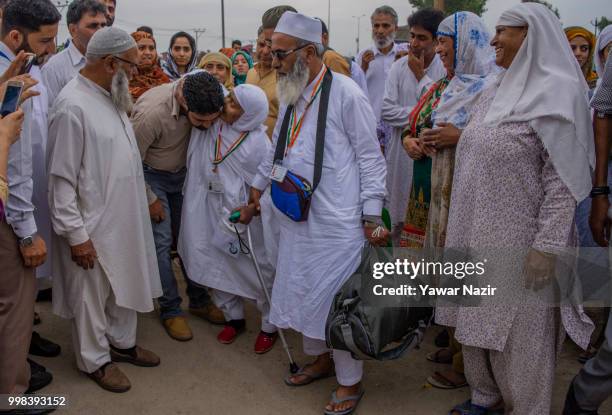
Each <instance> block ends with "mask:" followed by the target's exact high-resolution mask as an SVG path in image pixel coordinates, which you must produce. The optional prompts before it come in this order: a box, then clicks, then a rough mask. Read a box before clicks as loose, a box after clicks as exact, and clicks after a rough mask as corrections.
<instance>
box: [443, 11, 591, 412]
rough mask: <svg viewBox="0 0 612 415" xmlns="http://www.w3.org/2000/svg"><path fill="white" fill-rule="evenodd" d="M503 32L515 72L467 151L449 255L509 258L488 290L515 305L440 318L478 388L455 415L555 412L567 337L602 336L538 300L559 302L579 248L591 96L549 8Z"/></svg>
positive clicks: (506, 19)
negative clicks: (564, 258) (560, 261)
mask: <svg viewBox="0 0 612 415" xmlns="http://www.w3.org/2000/svg"><path fill="white" fill-rule="evenodd" d="M496 31H497V33H496V36H495V37H494V38H493V40H492V42H491V45H492V46H494V47H495V51H496V63H497V65H498V66H501V67H502V68H504V69H505V71H503V72H502V73H500V75H499V76H498V77H497V79H496V80H495V82H494V83H493V84H492V85H491V87H490V88H487V89H486V90H485V91H484V92H483V93H482V94H481V96H480V98H479V100H478V101H477V102H476V104H475V105H474V107H473V109H472V111H471V118H470V122H469V123H468V125H467V126H466V128H465V129H464V130H463V133H462V135H461V140H460V141H459V144H458V146H457V150H456V159H455V173H454V178H453V190H452V196H451V203H450V212H449V218H448V228H447V237H446V245H445V246H446V248H456V249H465V250H468V251H469V252H470V254H471V256H472V258H473V259H474V260H482V258H481V256H482V255H486V254H483V252H484V251H487V250H488V253H490V252H491V251H494V250H496V251H497V252H504V254H505V255H504V256H498V257H496V258H489V261H488V262H489V263H488V265H487V268H488V269H489V270H492V271H490V272H489V273H488V274H487V275H486V281H485V282H486V283H490V284H492V285H494V286H496V285H497V286H498V287H499V291H501V293H502V295H505V298H504V297H502V298H498V296H496V297H488V298H487V297H479V298H478V299H479V300H480V304H479V305H478V306H474V307H469V306H458V307H455V308H450V307H447V308H444V309H441V308H439V309H438V314H437V316H436V321H437V322H438V323H439V324H443V325H446V326H451V327H455V330H456V331H455V337H456V339H457V341H458V342H459V343H461V344H462V346H463V355H464V364H465V375H466V378H467V380H468V383H469V385H470V387H471V397H472V399H471V400H470V401H467V402H465V403H463V404H461V405H458V406H457V407H455V408H454V409H453V410H452V411H451V414H452V415H457V414H495V413H502V412H501V411H503V410H505V413H506V414H510V415H512V414H515V415H517V414H520V415H529V414H549V413H550V406H551V396H552V385H553V381H554V373H555V362H556V357H557V354H558V351H559V347H560V345H561V343H562V341H563V338H564V337H565V334H566V333H567V334H569V335H570V336H571V337H572V339H573V340H574V341H575V342H576V343H577V344H579V345H580V346H581V347H583V348H584V347H586V346H587V344H588V341H589V336H590V333H591V331H592V324H591V322H590V321H589V320H588V318H586V316H585V315H584V314H583V313H582V312H581V309H580V307H579V306H572V305H563V306H561V307H556V308H555V307H553V306H550V305H549V304H547V303H545V302H543V300H542V299H541V298H538V297H537V295H544V296H546V297H545V299H546V300H548V299H550V296H551V293H552V291H553V290H552V287H553V282H552V276H553V274H554V271H553V265H554V264H555V263H554V261H555V256H554V254H558V253H560V252H564V250H565V249H567V247H569V246H571V245H573V244H574V239H575V237H574V235H573V228H574V225H573V219H574V212H575V209H576V203H577V201H579V200H583V199H584V198H585V197H586V196H588V194H589V191H590V189H591V168H592V166H593V164H594V152H593V132H592V127H591V125H590V111H589V107H588V99H587V93H588V89H587V85H586V82H585V80H584V77H583V75H582V72H581V70H580V67H579V66H578V63H577V62H576V60H575V58H574V57H573V56H572V53H571V50H570V48H569V47H568V45H567V39H566V37H565V34H564V33H563V30H562V29H561V23H560V22H559V20H558V19H557V18H556V17H555V16H554V14H553V13H552V12H551V11H550V10H548V9H547V8H546V7H545V6H543V5H541V4H536V3H522V4H519V5H517V6H515V7H513V8H511V9H510V10H508V11H506V12H504V13H503V14H502V16H501V17H500V19H499V22H498V24H497V27H496ZM559 85H563V88H559ZM534 291H536V292H537V293H539V294H535V293H534ZM504 299H505V302H504V303H503V304H502V303H501V301H504Z"/></svg>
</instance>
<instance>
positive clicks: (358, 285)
mask: <svg viewBox="0 0 612 415" xmlns="http://www.w3.org/2000/svg"><path fill="white" fill-rule="evenodd" d="M393 261H394V259H393V258H392V256H391V255H390V250H389V248H369V247H366V248H364V250H363V253H362V258H361V264H360V266H359V268H358V269H357V272H355V273H354V274H353V275H352V276H351V277H350V278H349V279H348V280H347V281H346V282H345V283H344V285H343V286H342V288H340V290H339V291H338V293H337V294H336V296H335V297H334V301H333V302H332V306H331V309H330V312H329V315H328V317H327V323H326V327H325V332H326V342H327V346H328V347H329V348H332V349H338V350H345V351H348V352H351V353H352V355H353V357H354V358H355V359H359V360H371V359H375V360H392V359H397V358H399V357H401V356H402V355H403V354H404V353H405V352H406V351H408V350H411V349H414V348H417V347H418V346H419V345H420V343H421V341H422V340H423V336H424V334H425V329H426V328H427V327H428V326H429V324H430V322H431V320H432V316H433V308H432V307H431V306H430V305H429V303H428V302H426V301H424V302H421V303H420V302H419V299H418V298H412V297H398V298H393V299H391V300H388V299H376V298H374V296H373V294H372V287H373V285H374V284H376V283H379V282H384V285H385V287H392V286H399V285H401V284H402V280H401V279H398V278H385V280H384V281H382V280H381V281H378V282H377V281H375V280H373V278H372V269H373V264H374V263H375V262H393ZM413 284H414V282H413ZM388 305H390V306H388Z"/></svg>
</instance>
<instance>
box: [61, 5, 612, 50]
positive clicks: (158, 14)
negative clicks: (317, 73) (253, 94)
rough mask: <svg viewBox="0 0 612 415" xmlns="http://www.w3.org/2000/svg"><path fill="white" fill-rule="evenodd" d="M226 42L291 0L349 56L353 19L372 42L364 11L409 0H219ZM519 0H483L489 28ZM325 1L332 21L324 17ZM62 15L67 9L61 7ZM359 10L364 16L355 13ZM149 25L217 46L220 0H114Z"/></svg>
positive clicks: (587, 9)
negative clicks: (319, 20) (327, 30)
mask: <svg viewBox="0 0 612 415" xmlns="http://www.w3.org/2000/svg"><path fill="white" fill-rule="evenodd" d="M224 1H225V28H226V37H225V38H226V46H227V47H229V46H230V44H231V41H232V39H240V40H242V42H243V44H245V43H250V42H254V40H255V38H256V37H257V28H258V27H259V25H260V24H261V15H262V14H263V13H264V12H265V11H266V10H267V9H268V8H270V7H273V6H276V5H278V4H291V5H292V6H293V7H295V8H296V9H297V10H298V11H299V12H300V13H304V14H307V15H310V16H316V17H320V18H322V19H323V20H324V21H325V22H326V23H328V25H329V27H330V46H331V47H333V48H334V49H336V50H337V51H339V52H340V53H342V54H344V55H348V56H352V55H354V54H355V51H356V46H357V45H356V38H357V32H358V30H357V29H358V20H359V22H360V25H359V26H360V27H359V34H360V36H359V37H360V48H364V47H367V46H369V45H370V44H371V28H370V19H369V16H370V15H371V14H372V12H373V11H374V9H375V8H376V7H378V6H381V5H383V4H385V3H383V2H386V4H387V5H389V6H391V7H393V8H394V9H395V10H396V11H397V13H398V15H399V20H400V21H399V24H400V25H404V24H406V19H407V18H408V16H409V15H410V14H411V13H412V12H413V10H412V7H411V6H410V3H409V2H408V0H224ZM549 2H551V3H552V4H553V5H554V6H556V7H557V8H558V9H559V12H560V14H561V21H562V22H563V24H564V25H565V26H584V27H587V28H588V29H589V30H591V31H593V26H592V25H591V23H590V22H591V21H593V20H594V19H595V18H596V17H601V16H606V15H607V17H608V18H610V19H612V6H611V1H610V0H549ZM54 3H58V2H57V1H56V0H54ZM518 3H520V0H488V2H487V9H488V10H487V12H486V13H485V14H484V15H483V18H484V20H485V22H486V24H487V25H488V26H489V27H490V28H491V29H493V28H494V27H495V22H496V21H497V18H498V17H499V15H500V14H501V13H502V12H503V11H504V10H505V9H507V8H509V7H511V6H513V5H515V4H518ZM328 5H330V6H331V7H330V9H331V19H330V20H331V23H330V22H328V21H327V20H328V19H327V17H328ZM63 13H64V16H65V13H66V10H65V9H64V11H63ZM358 16H363V17H361V18H360V19H358ZM141 25H147V26H151V27H152V28H153V30H154V33H155V38H156V40H157V44H158V50H159V51H160V52H161V51H165V50H166V49H167V47H168V43H169V41H170V37H171V36H172V34H173V33H175V32H176V31H178V30H184V31H187V32H190V33H191V34H192V35H195V33H194V29H205V32H204V33H202V34H201V35H200V37H199V39H198V48H199V49H200V50H207V49H210V50H218V49H219V48H220V47H221V0H117V17H116V20H115V26H117V27H119V28H121V29H124V30H127V31H128V32H132V31H134V30H135V29H136V28H137V27H138V26H141ZM68 36H69V35H68V30H67V28H66V21H65V18H64V20H63V21H62V23H61V24H60V31H59V40H60V42H62V41H64V40H66V39H67V38H68Z"/></svg>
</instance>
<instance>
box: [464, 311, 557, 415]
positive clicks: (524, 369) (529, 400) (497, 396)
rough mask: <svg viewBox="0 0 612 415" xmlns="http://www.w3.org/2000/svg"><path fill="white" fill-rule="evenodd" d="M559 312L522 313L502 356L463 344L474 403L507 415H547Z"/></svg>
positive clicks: (498, 353) (517, 317)
mask: <svg viewBox="0 0 612 415" xmlns="http://www.w3.org/2000/svg"><path fill="white" fill-rule="evenodd" d="M558 312H559V310H558V309H556V310H555V309H553V308H539V312H535V310H534V309H532V308H527V309H526V310H525V311H520V312H519V313H518V314H517V316H516V318H515V320H514V322H513V325H512V329H511V330H510V334H509V335H508V339H507V340H506V346H505V349H504V351H503V352H498V351H495V350H488V349H481V348H478V347H471V346H466V345H464V346H463V360H464V365H465V377H466V378H467V381H468V383H469V385H470V388H471V391H472V402H473V403H474V404H476V405H480V406H484V407H492V406H493V405H496V404H498V403H500V402H501V401H502V399H503V402H504V405H505V413H506V414H507V415H549V414H550V406H551V399H552V388H553V382H554V375H555V363H556V355H557V344H558V343H557V341H558V328H557V324H556V319H557V317H556V316H557V315H558Z"/></svg>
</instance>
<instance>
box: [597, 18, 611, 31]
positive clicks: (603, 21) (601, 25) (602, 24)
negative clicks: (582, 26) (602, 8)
mask: <svg viewBox="0 0 612 415" xmlns="http://www.w3.org/2000/svg"><path fill="white" fill-rule="evenodd" d="M611 24H612V20H609V19H608V18H607V17H605V16H604V17H600V18H599V19H597V32H598V33H599V32H601V31H602V30H604V29H605V28H606V26H609V25H611Z"/></svg>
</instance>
